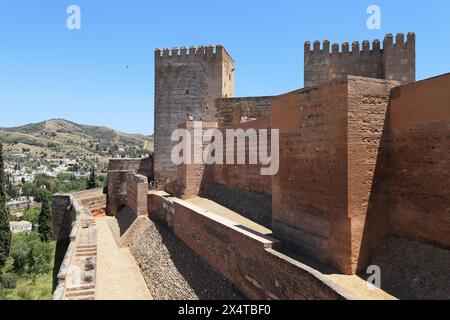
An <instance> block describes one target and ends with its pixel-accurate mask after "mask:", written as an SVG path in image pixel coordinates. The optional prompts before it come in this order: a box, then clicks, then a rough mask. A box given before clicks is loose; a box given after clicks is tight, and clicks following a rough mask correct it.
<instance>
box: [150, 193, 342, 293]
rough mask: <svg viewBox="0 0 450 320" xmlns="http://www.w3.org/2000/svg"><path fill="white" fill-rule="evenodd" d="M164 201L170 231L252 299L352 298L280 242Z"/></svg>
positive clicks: (173, 201)
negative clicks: (285, 251)
mask: <svg viewBox="0 0 450 320" xmlns="http://www.w3.org/2000/svg"><path fill="white" fill-rule="evenodd" d="M153 196H154V197H158V195H153ZM161 201H163V202H164V203H165V204H164V206H165V208H166V209H165V210H163V211H164V212H165V214H166V215H170V216H171V218H170V221H171V222H170V225H169V227H170V228H171V230H172V232H173V233H174V234H175V235H176V236H178V237H179V238H180V239H181V240H182V241H183V242H184V243H186V244H187V245H188V246H189V247H190V248H191V249H192V250H193V251H195V252H196V253H197V254H198V255H199V256H200V257H201V258H202V259H204V260H205V261H206V262H207V263H208V264H209V265H211V266H212V267H214V268H215V269H216V270H218V271H219V272H221V273H222V274H223V275H224V276H225V277H226V278H228V279H229V280H230V281H231V282H232V283H233V284H234V285H235V286H237V287H238V288H239V289H240V290H241V291H242V292H243V293H244V294H245V295H246V296H247V297H249V298H250V299H348V298H351V297H350V296H349V295H348V294H346V293H345V291H343V290H341V289H340V288H339V287H338V286H336V285H335V284H334V283H331V282H330V281H329V280H326V279H324V278H323V277H322V276H321V274H320V273H319V272H317V271H315V270H313V269H311V268H309V267H307V266H305V265H303V264H301V263H299V262H297V261H295V260H292V259H290V258H289V257H287V256H285V255H284V254H282V253H280V252H278V251H277V250H275V249H274V248H272V247H274V246H276V245H277V243H278V241H277V240H275V239H272V238H269V237H266V236H263V235H258V234H257V233H255V232H248V231H247V230H244V229H241V228H239V227H238V226H236V225H235V224H234V223H233V222H232V221H230V220H227V219H224V218H222V217H220V216H217V215H215V214H214V213H209V212H205V211H204V210H201V209H200V208H198V207H196V206H193V205H191V204H189V203H187V202H185V201H183V200H179V199H170V200H168V199H162V197H161ZM153 203H154V204H156V201H153ZM155 209H157V208H155ZM161 209H162V208H160V210H161Z"/></svg>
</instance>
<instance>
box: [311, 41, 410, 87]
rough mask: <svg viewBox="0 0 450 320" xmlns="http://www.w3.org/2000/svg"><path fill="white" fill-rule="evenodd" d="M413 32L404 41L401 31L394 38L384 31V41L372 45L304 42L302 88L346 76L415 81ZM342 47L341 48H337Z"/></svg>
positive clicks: (364, 42) (405, 81)
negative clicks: (381, 43) (303, 84)
mask: <svg viewBox="0 0 450 320" xmlns="http://www.w3.org/2000/svg"><path fill="white" fill-rule="evenodd" d="M415 41H416V39H415V34H414V33H411V32H410V33H408V35H407V39H406V42H405V36H404V35H403V33H397V34H396V37H395V43H394V37H393V35H392V34H387V35H386V37H385V38H384V40H383V48H381V45H380V41H379V40H374V41H373V42H372V48H371V47H370V42H369V41H367V40H365V41H363V43H362V48H361V45H360V43H359V42H358V41H354V42H353V43H352V45H351V51H350V45H349V43H348V42H345V43H343V44H342V46H341V47H340V46H339V44H337V43H334V44H333V45H332V46H331V51H330V42H329V41H328V40H325V41H323V43H322V46H321V43H320V41H317V40H316V41H314V44H313V48H312V50H311V43H310V42H309V41H307V42H305V52H304V54H305V59H304V66H305V73H304V83H305V87H310V86H314V85H318V84H321V83H324V82H328V81H331V80H334V79H339V78H342V77H345V76H347V75H353V76H362V77H369V78H378V79H387V80H396V81H399V82H400V83H410V82H414V81H415V78H416V72H415V70H416V69H415V67H416V62H415V59H416V56H415ZM340 48H341V50H340Z"/></svg>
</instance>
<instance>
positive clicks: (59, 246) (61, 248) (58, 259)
mask: <svg viewBox="0 0 450 320" xmlns="http://www.w3.org/2000/svg"><path fill="white" fill-rule="evenodd" d="M69 244H70V239H66V240H59V241H57V242H56V249H55V258H54V264H53V273H52V277H53V285H52V292H53V291H55V289H56V287H57V286H58V273H59V269H61V264H62V263H63V260H64V256H65V255H66V251H67V248H68V247H69Z"/></svg>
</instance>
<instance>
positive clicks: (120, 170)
mask: <svg viewBox="0 0 450 320" xmlns="http://www.w3.org/2000/svg"><path fill="white" fill-rule="evenodd" d="M130 173H132V174H137V175H142V176H145V177H147V179H148V180H149V181H152V180H153V158H145V159H111V160H109V165H108V174H107V178H106V188H107V190H108V192H107V201H106V202H107V203H106V213H107V214H108V215H111V216H114V215H115V214H116V213H117V212H118V211H119V210H120V209H121V208H123V207H124V206H126V205H127V187H128V183H127V178H128V175H129V174H130Z"/></svg>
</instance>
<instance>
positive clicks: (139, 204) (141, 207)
mask: <svg viewBox="0 0 450 320" xmlns="http://www.w3.org/2000/svg"><path fill="white" fill-rule="evenodd" d="M126 179H127V205H128V207H130V208H131V210H133V212H134V213H135V214H136V215H138V216H139V215H147V193H148V180H147V177H145V176H143V175H139V174H133V173H128V174H127V177H126Z"/></svg>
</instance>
